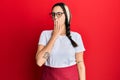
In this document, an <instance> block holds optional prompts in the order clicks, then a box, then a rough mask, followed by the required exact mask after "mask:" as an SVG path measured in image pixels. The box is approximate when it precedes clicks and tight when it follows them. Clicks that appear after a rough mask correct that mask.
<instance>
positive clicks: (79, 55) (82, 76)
mask: <svg viewBox="0 0 120 80" xmlns="http://www.w3.org/2000/svg"><path fill="white" fill-rule="evenodd" d="M75 57H76V62H77V67H78V73H79V79H80V80H86V75H85V64H84V59H83V52H79V53H76V55H75Z"/></svg>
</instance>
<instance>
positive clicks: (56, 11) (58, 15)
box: [52, 6, 65, 25]
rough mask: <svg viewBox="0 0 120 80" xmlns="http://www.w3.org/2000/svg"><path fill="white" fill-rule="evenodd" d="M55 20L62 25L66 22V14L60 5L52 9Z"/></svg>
mask: <svg viewBox="0 0 120 80" xmlns="http://www.w3.org/2000/svg"><path fill="white" fill-rule="evenodd" d="M52 18H53V21H58V22H59V23H60V25H63V24H65V14H64V12H63V10H62V8H61V7H60V6H55V7H54V8H53V10H52Z"/></svg>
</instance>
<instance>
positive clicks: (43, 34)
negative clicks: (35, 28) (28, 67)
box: [38, 31, 47, 45]
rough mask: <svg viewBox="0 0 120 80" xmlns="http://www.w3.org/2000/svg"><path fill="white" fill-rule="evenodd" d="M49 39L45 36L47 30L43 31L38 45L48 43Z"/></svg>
mask: <svg viewBox="0 0 120 80" xmlns="http://www.w3.org/2000/svg"><path fill="white" fill-rule="evenodd" d="M46 43H47V40H46V36H45V31H42V32H41V34H40V37H39V41H38V45H40V44H42V45H46Z"/></svg>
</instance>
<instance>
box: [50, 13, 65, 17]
mask: <svg viewBox="0 0 120 80" xmlns="http://www.w3.org/2000/svg"><path fill="white" fill-rule="evenodd" d="M62 14H64V12H57V13H55V12H51V13H50V15H51V16H52V18H55V15H56V16H57V18H60V17H61V16H62Z"/></svg>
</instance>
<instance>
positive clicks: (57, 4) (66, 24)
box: [52, 2, 78, 47]
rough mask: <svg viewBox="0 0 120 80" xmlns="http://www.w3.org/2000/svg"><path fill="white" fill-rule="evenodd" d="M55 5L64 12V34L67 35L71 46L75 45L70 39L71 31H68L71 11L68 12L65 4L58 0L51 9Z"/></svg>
mask: <svg viewBox="0 0 120 80" xmlns="http://www.w3.org/2000/svg"><path fill="white" fill-rule="evenodd" d="M56 6H60V7H61V8H62V10H63V12H64V13H65V26H66V35H67V37H68V39H69V40H70V42H71V44H72V46H73V47H77V46H78V45H77V44H76V42H75V41H73V40H72V37H71V33H70V20H71V13H70V10H69V8H68V6H67V5H65V4H64V3H62V2H60V3H56V4H54V5H53V7H52V10H53V8H54V7H56Z"/></svg>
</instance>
